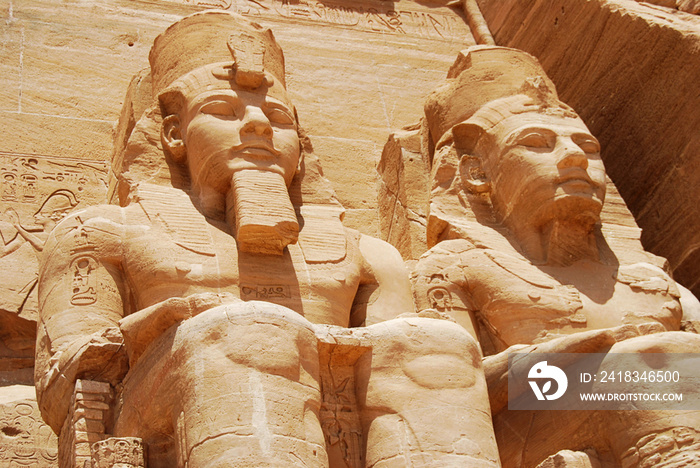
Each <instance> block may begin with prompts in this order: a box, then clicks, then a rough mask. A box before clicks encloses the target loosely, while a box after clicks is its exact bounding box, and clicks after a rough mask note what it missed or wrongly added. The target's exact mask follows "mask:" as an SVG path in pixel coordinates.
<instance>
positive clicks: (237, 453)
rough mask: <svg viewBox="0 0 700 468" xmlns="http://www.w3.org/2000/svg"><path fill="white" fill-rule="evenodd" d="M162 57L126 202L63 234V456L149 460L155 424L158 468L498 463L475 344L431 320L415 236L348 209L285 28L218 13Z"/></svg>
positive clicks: (56, 400)
mask: <svg viewBox="0 0 700 468" xmlns="http://www.w3.org/2000/svg"><path fill="white" fill-rule="evenodd" d="M149 60H150V65H151V69H150V73H149V72H142V73H140V74H139V75H138V76H137V78H136V79H135V80H133V81H132V86H131V89H130V91H129V92H128V93H127V104H126V106H125V112H124V113H123V114H122V115H123V117H124V118H126V119H129V120H131V119H132V118H134V120H136V122H135V124H133V131H132V132H130V133H131V134H130V135H128V136H126V134H127V133H129V132H128V130H124V129H128V127H129V126H130V124H128V123H127V124H125V123H123V122H122V123H121V124H120V125H118V127H117V128H118V129H120V130H118V132H117V134H116V138H117V142H118V144H117V147H118V148H119V147H120V145H121V148H122V152H121V153H120V155H119V157H118V158H117V161H118V163H119V165H120V169H121V172H119V173H116V174H115V176H116V178H117V180H118V183H117V184H116V185H113V186H114V187H115V189H116V193H115V195H117V196H119V199H120V203H121V205H122V206H115V205H98V206H93V207H90V208H88V209H85V210H81V211H78V212H76V213H73V214H70V215H68V216H67V217H66V218H65V219H64V220H63V221H62V222H61V223H60V224H59V225H58V226H57V227H55V228H54V229H53V230H52V231H51V234H50V236H49V240H48V241H47V243H46V247H45V249H44V250H45V254H44V256H43V262H42V265H41V271H40V279H39V303H40V304H41V309H40V318H39V322H38V332H37V334H38V336H37V351H36V353H37V354H36V356H37V358H36V372H35V376H36V378H35V382H36V386H37V397H38V402H39V407H40V408H41V411H42V415H43V417H44V419H45V420H46V421H47V422H48V423H49V424H50V425H51V426H52V427H53V429H54V430H56V431H57V432H58V431H59V430H60V438H59V443H60V453H61V456H60V459H61V465H62V466H72V465H80V464H82V463H84V462H85V461H86V460H87V459H88V458H89V457H90V451H89V448H90V446H91V447H92V462H93V464H94V465H96V466H124V465H130V466H133V465H136V466H139V464H140V461H139V460H138V459H136V458H138V457H136V458H134V457H131V455H133V454H134V453H136V452H133V450H131V449H130V447H131V446H132V445H133V443H131V442H133V441H134V439H133V438H138V439H139V440H140V441H142V443H143V446H144V449H143V452H145V453H146V455H145V460H146V462H147V464H148V465H149V466H151V467H171V466H190V467H193V468H196V467H215V466H216V467H223V466H242V465H248V466H263V465H266V464H267V465H277V464H280V463H284V464H296V463H299V462H302V463H304V464H307V465H313V466H332V467H343V466H358V467H359V466H368V467H369V466H385V465H386V464H387V463H388V464H393V463H403V462H404V461H405V460H408V462H409V463H412V464H416V463H419V464H428V465H442V466H447V465H451V464H452V465H462V466H467V465H468V466H483V467H496V466H499V461H498V454H497V448H496V445H495V439H494V435H493V428H492V426H491V420H490V413H489V407H488V399H487V390H486V380H485V377H484V374H483V371H482V370H481V361H480V353H479V351H478V349H477V347H476V343H475V341H474V340H473V339H472V338H471V337H470V336H469V335H468V333H467V332H466V331H465V330H464V329H462V328H461V327H459V326H458V325H457V324H455V323H453V322H451V321H449V320H440V319H437V318H426V317H419V316H416V315H415V314H414V312H413V310H414V307H413V302H412V300H411V293H410V284H409V281H408V274H407V270H406V269H405V266H404V264H403V261H402V259H401V257H400V255H399V254H398V252H396V250H395V249H393V248H392V247H391V246H390V245H389V244H387V243H386V242H383V241H381V240H378V239H375V238H372V237H370V236H367V235H364V234H361V233H360V232H358V231H355V230H352V229H349V228H347V227H345V226H343V224H342V221H341V215H342V211H343V208H342V206H341V204H340V203H339V202H338V199H337V197H336V196H335V194H334V192H333V190H332V188H331V186H330V183H329V181H328V180H327V179H325V178H324V177H323V176H322V172H321V169H320V163H319V159H318V157H317V156H316V154H315V153H314V149H313V146H312V141H313V140H312V139H311V141H309V138H308V137H307V136H306V135H305V134H304V133H303V131H301V130H299V123H298V120H297V113H296V112H295V107H294V105H293V103H292V100H291V97H290V95H289V94H288V93H287V90H286V87H285V81H286V75H285V64H284V58H283V55H282V52H281V49H280V47H279V45H278V44H277V42H276V40H275V39H274V36H273V35H272V33H271V32H270V31H269V30H268V29H266V28H264V27H263V26H260V25H258V24H256V23H251V22H250V21H248V20H246V19H245V18H243V17H242V16H239V15H235V14H231V13H228V12H223V11H207V12H201V13H197V14H194V15H190V16H188V17H185V18H184V19H182V20H180V21H178V22H176V23H175V24H173V25H172V26H170V27H168V28H167V29H166V30H165V32H163V33H162V34H161V35H160V36H158V37H157V38H156V40H155V42H154V46H153V48H152V50H151V53H150V56H149ZM148 83H150V84H151V86H152V91H151V96H150V99H151V103H150V104H149V105H148V107H147V108H145V106H142V105H141V102H140V101H139V99H144V100H145V99H146V98H147V97H148V92H147V91H146V90H145V88H144V86H146V85H147V84H148ZM139 108H143V109H145V110H144V111H143V113H142V115H141V116H138V118H135V116H134V114H133V112H135V110H136V109H139ZM121 132H123V134H122V133H121ZM149 145H150V147H149ZM158 153H160V154H159V158H160V160H156V159H155V157H156V154H158ZM154 164H155V166H154ZM154 169H155V171H154ZM149 171H150V174H151V176H150V177H148V176H147V174H149ZM154 172H155V173H158V174H159V176H158V177H152V174H154ZM145 175H146V176H145ZM438 318H440V317H439V316H438ZM101 394H104V395H112V394H113V395H114V398H113V402H112V399H111V397H109V398H108V397H107V396H104V397H102V398H95V395H97V396H99V395H101ZM96 403H101V404H96ZM105 404H106V405H107V407H108V408H109V409H105V407H104V405H105ZM112 436H113V437H112ZM96 439H97V440H96ZM100 439H103V441H100ZM130 441H131V442H130ZM137 445H138V444H137ZM138 446H139V447H140V445H138ZM427 447H429V449H426V448H427ZM121 448H123V449H124V450H123V451H125V453H126V455H127V456H126V459H125V460H121V461H120V460H116V459H115V460H112V459H111V458H110V457H111V455H110V453H113V452H114V453H116V452H117V451H119V450H121ZM127 452H128V453H127ZM137 452H138V453H143V452H139V451H138V450H137Z"/></svg>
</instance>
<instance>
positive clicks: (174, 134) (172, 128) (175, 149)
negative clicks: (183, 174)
mask: <svg viewBox="0 0 700 468" xmlns="http://www.w3.org/2000/svg"><path fill="white" fill-rule="evenodd" d="M160 141H161V142H162V143H163V148H166V149H167V150H168V152H169V153H170V155H171V156H172V158H173V160H174V161H175V162H177V163H182V162H184V161H185V159H186V158H187V150H186V149H185V143H184V142H183V141H182V133H181V131H180V117H178V116H177V115H176V114H172V115H169V116H167V117H166V118H165V119H163V125H162V126H161V129H160Z"/></svg>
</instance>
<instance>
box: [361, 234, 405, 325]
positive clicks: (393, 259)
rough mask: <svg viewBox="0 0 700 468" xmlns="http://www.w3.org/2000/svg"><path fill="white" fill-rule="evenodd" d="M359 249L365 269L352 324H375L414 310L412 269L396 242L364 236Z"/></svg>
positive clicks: (363, 268)
mask: <svg viewBox="0 0 700 468" xmlns="http://www.w3.org/2000/svg"><path fill="white" fill-rule="evenodd" d="M359 248H360V253H361V255H362V259H363V267H362V270H363V271H362V275H361V280H360V286H359V288H358V291H357V294H356V295H355V301H354V303H353V311H352V317H351V325H353V326H358V325H361V324H362V323H364V324H365V325H372V324H374V323H378V322H383V321H385V320H391V319H393V318H396V317H398V316H399V315H401V314H403V313H407V312H413V311H414V307H413V301H412V298H411V284H410V282H409V280H408V271H407V270H406V266H405V264H404V262H403V259H402V258H401V255H400V254H399V252H398V251H397V250H396V249H395V248H394V247H393V246H392V245H390V244H388V243H386V242H384V241H382V240H379V239H376V238H373V237H369V236H365V235H362V236H360V239H359Z"/></svg>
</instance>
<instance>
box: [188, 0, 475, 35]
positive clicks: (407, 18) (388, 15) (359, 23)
mask: <svg viewBox="0 0 700 468" xmlns="http://www.w3.org/2000/svg"><path fill="white" fill-rule="evenodd" d="M181 1H183V3H192V4H194V5H198V6H202V7H207V8H220V9H225V10H230V11H232V12H235V13H239V14H243V15H246V16H250V17H265V18H274V17H275V16H277V17H282V18H288V19H294V20H298V21H312V22H317V23H322V24H332V25H339V26H347V27H351V28H357V29H361V30H364V31H373V32H378V33H383V34H400V35H415V36H419V37H426V38H435V39H447V40H455V39H462V38H464V37H465V36H467V35H469V34H470V32H469V28H468V27H467V25H466V24H465V23H464V20H463V19H462V18H461V17H460V15H459V14H458V13H456V12H455V11H450V10H449V8H446V7H441V8H431V9H418V8H416V6H415V5H409V6H402V7H401V8H396V9H395V7H394V6H393V5H386V4H385V3H384V2H377V1H371V0H369V1H363V2H355V3H353V4H352V5H349V4H348V3H347V2H333V1H328V0H324V1H314V0H312V1H308V0H297V1H289V0H181Z"/></svg>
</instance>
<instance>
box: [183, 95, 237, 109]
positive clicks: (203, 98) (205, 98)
mask: <svg viewBox="0 0 700 468" xmlns="http://www.w3.org/2000/svg"><path fill="white" fill-rule="evenodd" d="M238 99H239V97H238V94H236V93H235V92H233V93H232V94H229V93H226V94H224V93H220V92H212V93H206V94H200V95H199V96H197V97H196V98H195V99H194V101H192V103H191V104H190V107H191V108H192V109H195V108H197V107H199V106H201V105H203V104H206V103H207V102H209V101H211V100H216V101H227V102H231V103H233V102H236V101H238Z"/></svg>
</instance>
